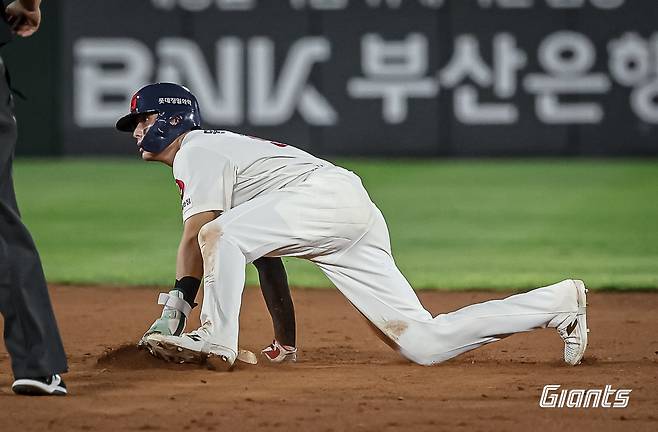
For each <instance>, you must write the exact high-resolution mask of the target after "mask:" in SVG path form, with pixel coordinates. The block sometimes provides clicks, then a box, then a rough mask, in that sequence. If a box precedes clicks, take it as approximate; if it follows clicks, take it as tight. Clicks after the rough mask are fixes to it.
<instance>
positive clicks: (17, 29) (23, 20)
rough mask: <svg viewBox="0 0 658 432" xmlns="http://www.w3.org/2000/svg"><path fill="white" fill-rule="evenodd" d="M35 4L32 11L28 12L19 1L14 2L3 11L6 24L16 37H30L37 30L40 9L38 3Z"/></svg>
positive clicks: (39, 22)
mask: <svg viewBox="0 0 658 432" xmlns="http://www.w3.org/2000/svg"><path fill="white" fill-rule="evenodd" d="M35 3H36V6H35V7H34V9H32V10H30V9H28V8H26V7H25V5H23V3H22V2H21V1H20V0H15V1H13V2H11V3H10V4H9V6H7V8H6V9H5V13H6V14H7V22H8V23H9V25H10V26H11V29H12V31H13V32H14V33H16V34H17V35H19V36H22V37H28V36H32V35H33V34H34V33H35V32H36V31H37V30H38V29H39V24H41V9H39V6H38V2H35Z"/></svg>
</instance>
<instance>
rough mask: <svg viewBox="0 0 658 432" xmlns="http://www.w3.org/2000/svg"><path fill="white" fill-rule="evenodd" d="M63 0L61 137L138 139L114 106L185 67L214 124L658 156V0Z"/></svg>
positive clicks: (353, 146) (548, 151)
mask: <svg viewBox="0 0 658 432" xmlns="http://www.w3.org/2000/svg"><path fill="white" fill-rule="evenodd" d="M49 3H57V5H51V6H50V7H51V9H52V10H51V11H45V12H46V13H44V16H45V19H46V21H47V20H49V19H52V20H53V21H54V22H56V23H57V26H56V27H57V28H56V30H55V31H51V32H50V33H49V34H48V35H47V36H48V39H47V42H44V43H42V44H41V46H40V47H39V49H41V50H42V51H39V52H40V54H39V56H38V58H39V60H40V61H41V63H43V58H44V57H47V56H50V58H52V57H53V54H52V53H53V52H58V53H60V54H59V55H57V56H56V58H55V61H53V62H50V63H49V64H48V65H43V64H42V65H41V66H39V70H41V71H46V72H47V75H48V76H50V77H51V79H52V78H53V77H56V80H57V81H56V82H57V85H54V86H52V87H51V88H49V89H46V90H44V89H42V90H40V91H39V93H38V94H39V95H40V97H37V99H41V103H42V104H49V106H53V104H54V105H55V109H54V111H55V112H57V116H56V118H48V119H47V120H48V121H50V122H51V126H50V130H52V131H53V132H52V137H51V138H50V139H49V140H46V141H47V142H50V144H48V145H45V144H44V146H43V148H42V150H43V152H45V153H53V152H60V153H64V154H76V155H77V154H130V153H134V148H133V146H132V145H130V143H126V141H125V140H124V139H122V138H121V136H120V135H118V134H117V133H115V132H114V131H113V129H112V125H113V123H114V120H115V119H116V118H117V117H118V116H119V115H120V114H121V113H123V112H124V111H125V110H126V108H127V107H128V100H129V98H130V96H131V95H132V93H133V92H134V90H135V89H137V88H138V87H140V86H141V85H144V84H146V83H148V82H152V81H175V82H180V83H184V84H186V85H187V86H189V87H190V89H191V90H192V91H193V92H195V93H196V94H197V95H198V97H199V102H200V104H201V109H202V114H203V116H204V120H205V123H206V126H207V127H213V128H228V129H232V130H237V131H243V132H249V133H250V134H254V135H262V136H267V137H271V138H274V139H276V140H278V141H284V142H289V143H291V144H293V145H297V146H299V147H302V148H305V149H308V150H311V151H313V152H315V153H317V154H322V155H367V156H421V157H422V156H511V155H514V156H544V155H547V156H564V155H567V156H572V155H573V156H575V155H596V156H598V155H606V156H621V155H624V156H626V155H638V156H641V155H657V154H658V4H657V3H656V2H655V1H630V0H350V1H348V0H140V1H135V0H112V1H106V0H85V1H79V0H60V1H59V2H46V3H44V7H47V6H48V4H49ZM40 36H43V35H40ZM55 42H56V47H54V46H53V45H54V43H55ZM44 49H46V50H49V51H48V52H46V51H44ZM35 52H36V51H35ZM17 63H20V62H18V61H17ZM15 67H16V68H20V69H21V70H23V69H25V64H18V65H16V66H15ZM28 88H29V86H28ZM45 95H49V96H48V97H45ZM53 101H54V102H53ZM39 106H41V110H42V112H43V111H44V110H43V106H42V105H40V103H36V102H34V103H33V107H32V108H29V109H36V108H37V107H39ZM19 114H22V115H23V116H24V117H28V116H29V113H28V114H26V113H25V112H21V113H19ZM32 118H34V117H32ZM53 137H54V138H53ZM34 147H35V144H31V145H30V146H27V147H26V148H28V149H29V150H30V151H33V150H34Z"/></svg>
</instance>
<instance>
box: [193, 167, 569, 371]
mask: <svg viewBox="0 0 658 432" xmlns="http://www.w3.org/2000/svg"><path fill="white" fill-rule="evenodd" d="M199 242H200V245H201V251H202V253H203V258H204V273H205V277H204V279H205V280H204V301H203V306H202V310H201V322H202V325H203V327H205V328H206V330H207V331H208V333H209V335H210V340H208V341H207V342H210V343H213V344H217V345H221V346H223V347H225V348H227V349H228V350H229V351H230V352H231V353H233V359H232V360H234V359H235V355H236V352H237V348H238V332H239V328H238V326H239V313H240V307H241V299H242V291H243V288H244V283H245V266H246V264H247V263H250V262H252V261H254V260H255V259H257V258H259V257H261V256H270V257H278V256H295V257H300V258H306V259H309V260H311V261H313V262H314V263H316V264H317V265H318V266H319V267H320V268H321V269H322V271H323V272H324V273H325V274H326V275H327V277H329V279H330V280H331V281H332V282H333V283H334V284H335V285H336V287H337V288H338V289H339V290H340V291H341V292H342V293H343V294H344V295H345V297H347V299H348V300H349V301H350V302H351V303H352V304H353V305H354V306H355V307H356V308H357V309H358V310H359V311H360V312H361V313H362V314H363V315H364V316H365V317H366V318H367V319H368V320H369V321H370V322H371V323H372V324H373V325H374V326H375V327H376V328H377V329H378V330H379V331H380V335H383V336H386V337H385V338H384V339H385V340H387V341H388V343H389V345H392V346H394V347H395V348H397V349H398V350H399V351H400V353H401V354H402V355H404V356H405V357H406V358H408V359H409V360H411V361H414V362H416V363H420V364H424V365H429V364H434V363H438V362H441V361H444V360H447V359H449V358H452V357H454V356H457V355H459V354H461V353H464V352H466V351H469V350H472V349H475V348H478V347H480V346H482V345H484V344H487V343H490V342H495V341H497V340H500V339H501V338H502V337H505V336H507V335H510V334H512V333H519V332H525V331H529V330H533V329H537V328H544V327H547V326H550V327H557V325H559V324H560V321H561V320H563V319H564V318H565V314H569V313H573V312H575V311H576V310H577V302H576V290H575V289H574V285H573V282H572V281H570V280H567V281H563V282H561V283H558V284H555V285H551V286H548V287H543V288H538V289H535V290H532V291H530V292H527V293H524V294H518V295H513V296H511V297H508V298H506V299H503V300H492V301H488V302H485V303H479V304H474V305H470V306H467V307H465V308H462V309H459V310H457V311H455V312H451V313H447V314H442V315H438V316H436V317H432V315H431V314H430V313H429V312H428V311H427V310H426V309H425V308H424V307H423V306H422V304H421V303H420V301H419V300H418V297H417V296H416V293H415V292H414V291H413V289H412V288H411V286H410V285H409V283H408V282H407V280H406V279H405V277H404V276H403V275H402V273H400V271H399V270H398V268H397V267H396V265H395V261H394V260H393V256H392V254H391V246H390V240H389V235H388V229H387V227H386V222H385V221H384V218H383V216H382V214H381V212H380V211H379V209H378V208H377V207H376V206H375V205H374V204H373V203H372V201H371V200H370V198H369V197H368V194H367V192H366V191H365V189H364V188H363V185H362V184H361V180H360V179H359V178H358V177H357V176H356V175H354V174H353V173H351V172H349V171H347V170H344V169H342V168H337V167H327V168H320V169H318V170H317V171H315V172H314V173H312V174H311V175H310V176H309V177H308V178H307V179H306V180H305V181H303V182H301V183H299V184H297V185H295V186H292V187H288V188H284V189H281V190H280V191H277V192H274V193H270V194H268V195H264V196H261V197H257V198H255V199H253V200H251V201H248V202H246V203H244V204H241V205H239V206H237V207H235V208H233V209H231V210H229V211H227V212H225V213H224V214H222V215H221V216H220V217H218V218H217V219H215V220H214V221H212V222H210V223H208V224H207V225H205V226H204V227H203V228H202V229H201V232H200V234H199Z"/></svg>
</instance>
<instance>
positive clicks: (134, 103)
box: [130, 93, 139, 112]
mask: <svg viewBox="0 0 658 432" xmlns="http://www.w3.org/2000/svg"><path fill="white" fill-rule="evenodd" d="M138 97H139V96H137V93H135V94H134V95H133V97H132V99H130V112H135V111H137V98H138Z"/></svg>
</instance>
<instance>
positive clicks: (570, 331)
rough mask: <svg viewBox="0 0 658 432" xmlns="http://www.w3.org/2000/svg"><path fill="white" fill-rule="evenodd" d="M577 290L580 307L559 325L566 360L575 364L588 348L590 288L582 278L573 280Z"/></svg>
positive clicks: (558, 329)
mask: <svg viewBox="0 0 658 432" xmlns="http://www.w3.org/2000/svg"><path fill="white" fill-rule="evenodd" d="M571 282H573V285H574V289H575V290H576V300H577V302H578V308H577V310H576V312H575V313H573V314H571V316H569V317H567V318H566V319H565V320H564V321H562V323H561V324H560V325H559V326H558V327H557V331H558V333H559V334H560V337H561V338H562V340H564V361H565V362H567V363H568V364H570V365H572V366H575V365H577V364H579V363H580V361H581V360H582V358H583V355H584V354H585V350H586V349H587V336H588V335H587V334H588V333H589V329H588V328H587V296H586V293H587V292H588V290H587V289H586V288H585V283H584V282H583V281H581V280H577V279H574V280H571Z"/></svg>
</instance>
